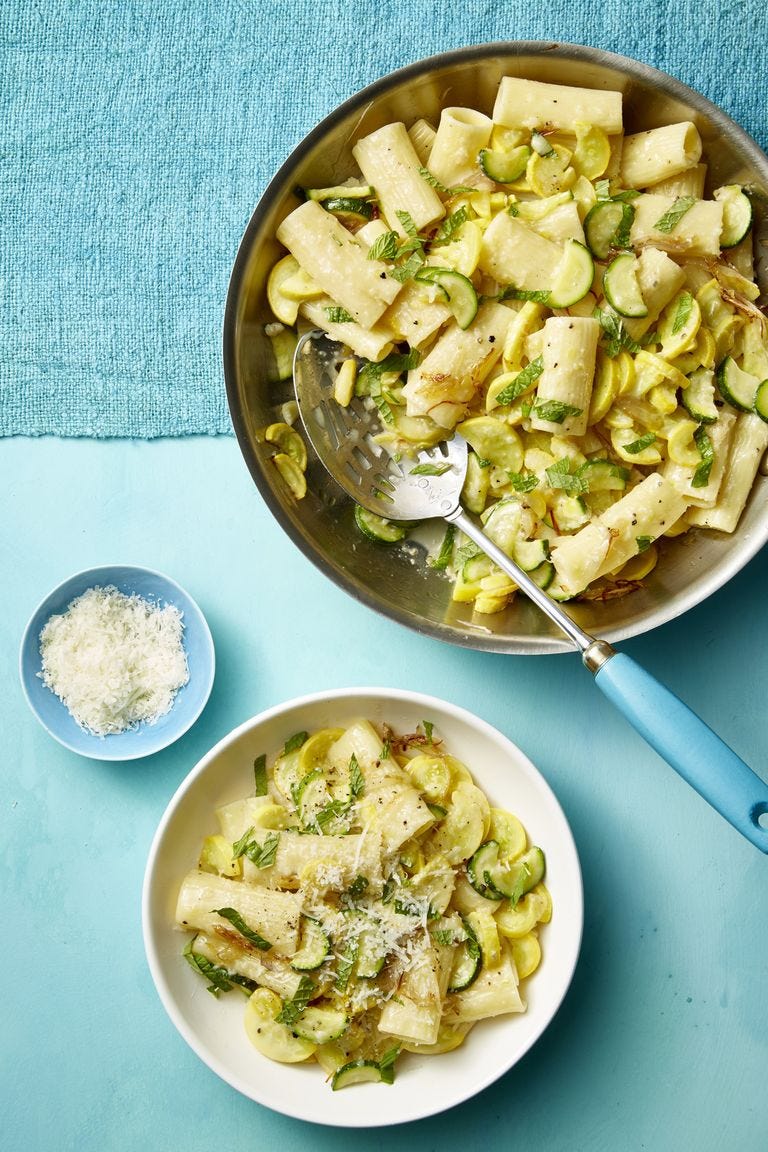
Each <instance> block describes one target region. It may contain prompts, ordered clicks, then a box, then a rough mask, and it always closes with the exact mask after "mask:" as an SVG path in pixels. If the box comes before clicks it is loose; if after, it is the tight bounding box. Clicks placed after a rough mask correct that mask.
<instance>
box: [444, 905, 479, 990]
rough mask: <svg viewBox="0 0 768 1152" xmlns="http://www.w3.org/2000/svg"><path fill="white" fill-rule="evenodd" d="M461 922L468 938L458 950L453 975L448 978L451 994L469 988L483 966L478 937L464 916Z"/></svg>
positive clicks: (452, 970) (452, 967)
mask: <svg viewBox="0 0 768 1152" xmlns="http://www.w3.org/2000/svg"><path fill="white" fill-rule="evenodd" d="M461 920H462V923H463V925H464V931H465V932H466V934H467V938H466V940H462V941H461V943H460V944H459V945H458V947H457V949H456V953H455V956H454V960H453V965H452V966H451V974H450V976H449V977H448V991H449V992H460V991H461V989H462V988H469V986H470V984H473V983H474V981H475V980H477V978H478V976H479V975H480V969H481V968H482V966H483V953H482V950H481V948H480V945H479V943H478V941H477V936H475V933H474V931H473V929H472V927H471V925H470V924H469V922H468V921H467V920H466V919H465V918H464V917H463V916H462V918H461Z"/></svg>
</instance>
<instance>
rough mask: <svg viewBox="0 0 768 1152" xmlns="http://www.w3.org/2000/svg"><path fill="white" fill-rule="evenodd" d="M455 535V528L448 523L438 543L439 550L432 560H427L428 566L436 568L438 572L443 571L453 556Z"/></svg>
mask: <svg viewBox="0 0 768 1152" xmlns="http://www.w3.org/2000/svg"><path fill="white" fill-rule="evenodd" d="M455 536H456V529H455V528H454V526H453V524H449V525H448V527H447V528H446V530H445V536H443V542H442V544H441V545H440V551H439V552H438V554H437V556H435V558H434V559H433V560H429V559H428V560H427V563H428V564H429V566H430V568H435V569H437V571H438V572H443V571H444V570H445V569H446V568H447V567H448V565H449V564H450V562H451V557H452V556H453V541H454V539H455Z"/></svg>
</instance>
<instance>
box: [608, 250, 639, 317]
mask: <svg viewBox="0 0 768 1152" xmlns="http://www.w3.org/2000/svg"><path fill="white" fill-rule="evenodd" d="M637 268H638V264H637V256H635V254H634V252H622V253H621V254H620V255H619V256H617V257H616V259H615V260H612V261H611V263H610V264H609V265H608V267H607V268H606V270H605V275H604V276H603V292H604V293H605V298H606V300H607V301H608V303H609V304H610V305H611V307H612V308H613V309H614V310H615V311H616V312H618V314H619V315H620V316H630V317H631V318H632V319H635V318H639V317H641V316H647V315H648V306H647V304H646V303H645V300H643V294H642V292H641V291H640V283H639V281H638V279H637Z"/></svg>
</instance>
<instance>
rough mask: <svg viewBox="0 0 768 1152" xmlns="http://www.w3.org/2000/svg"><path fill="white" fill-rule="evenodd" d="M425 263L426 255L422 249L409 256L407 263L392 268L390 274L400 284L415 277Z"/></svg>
mask: <svg viewBox="0 0 768 1152" xmlns="http://www.w3.org/2000/svg"><path fill="white" fill-rule="evenodd" d="M423 264H424V256H423V254H422V252H421V250H419V251H418V252H414V253H413V254H412V255H411V256H409V257H408V259H407V260H406V261H405V263H403V264H398V265H397V267H396V268H392V270H391V271H390V273H389V275H390V276H391V277H392V278H393V279H394V280H397V281H398V282H399V283H400V284H404V283H405V281H406V280H412V279H413V277H414V276H415V275H416V273H417V272H418V270H419V268H421V266H422V265H423Z"/></svg>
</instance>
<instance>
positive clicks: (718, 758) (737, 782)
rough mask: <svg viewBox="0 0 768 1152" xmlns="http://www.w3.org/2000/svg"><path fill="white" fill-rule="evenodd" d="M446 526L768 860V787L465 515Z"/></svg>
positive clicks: (666, 691)
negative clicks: (521, 596) (499, 573)
mask: <svg viewBox="0 0 768 1152" xmlns="http://www.w3.org/2000/svg"><path fill="white" fill-rule="evenodd" d="M445 519H446V520H450V522H451V523H453V524H456V525H458V527H459V528H461V530H462V532H464V534H465V535H466V536H468V537H469V538H470V540H472V541H473V542H474V543H475V544H477V546H478V547H479V548H481V549H482V550H483V552H485V553H486V555H487V556H490V558H491V559H492V560H493V562H494V563H495V564H497V565H498V566H499V568H501V569H503V571H504V572H506V573H507V575H508V576H510V577H511V578H512V579H513V580H514V581H515V583H516V584H517V585H518V586H519V587H520V588H522V590H523V591H524V592H525V594H526V595H527V596H529V597H530V598H531V600H533V601H534V602H535V603H536V604H538V606H539V608H541V610H542V612H544V613H545V614H546V615H547V616H549V618H550V620H553V621H554V622H555V624H557V626H558V627H559V628H560V629H562V631H563V632H564V633H565V634H566V636H568V637H569V638H570V639H571V640H572V641H573V643H574V644H575V645H576V647H577V648H579V649H580V651H581V658H582V660H583V662H584V664H585V665H586V667H587V668H588V669H589V670H590V672H592V673H593V674H594V678H595V683H596V684H597V686H598V688H599V689H600V691H601V692H602V693H603V695H604V696H605V697H606V698H607V699H608V700H610V701H611V703H612V704H613V705H614V706H615V707H616V708H618V710H619V711H620V712H621V713H622V715H623V716H624V717H625V718H626V719H627V720H628V721H629V723H630V724H631V725H632V727H633V728H634V729H635V731H636V732H638V733H639V734H640V736H642V737H643V739H644V740H645V741H646V742H647V743H648V744H649V745H650V746H651V748H653V749H654V750H655V751H656V752H658V754H659V755H660V756H661V757H662V758H663V759H664V760H666V761H667V763H668V764H669V765H671V767H672V768H674V769H675V771H676V772H678V773H679V774H680V775H681V776H682V777H683V779H684V780H686V781H687V782H688V783H689V784H690V785H691V787H692V788H694V789H695V790H696V791H697V792H698V793H699V795H700V796H702V797H703V798H704V799H705V800H706V801H707V803H709V804H711V805H712V807H713V808H714V809H715V810H716V811H717V812H719V813H720V815H721V816H723V817H724V818H725V819H726V820H727V821H728V823H729V824H731V825H732V826H733V827H734V828H735V829H736V830H737V832H740V833H741V834H742V836H744V837H745V838H746V839H747V840H749V842H750V843H751V844H754V845H755V847H756V848H759V849H760V851H761V852H766V853H768V824H766V823H761V819H762V820H765V818H766V814H768V784H767V783H766V782H765V781H764V780H762V779H761V778H760V777H759V776H758V775H757V774H756V773H755V772H753V771H752V769H751V768H750V767H749V766H748V765H747V764H745V763H744V761H743V760H741V759H740V757H738V756H737V755H736V753H735V752H734V751H733V750H732V749H731V748H729V747H728V745H727V744H725V743H724V742H723V741H722V740H721V739H720V737H719V736H717V735H716V734H715V733H714V732H713V731H712V729H711V728H710V727H709V726H708V725H707V724H705V723H704V721H703V720H701V719H700V718H699V717H698V716H697V715H696V713H695V712H692V711H691V709H690V708H689V707H688V706H687V705H686V704H684V703H683V701H682V700H680V699H679V698H678V697H677V696H675V694H674V693H673V692H670V690H669V689H668V688H666V687H665V686H664V685H663V684H660V683H659V681H658V680H656V679H655V678H654V677H653V676H652V675H651V673H650V672H647V671H646V670H645V669H644V668H642V667H641V666H640V665H639V664H636V663H635V661H634V660H632V659H631V658H630V657H629V656H627V655H625V654H624V653H623V652H616V651H615V650H614V649H613V648H612V647H611V645H610V644H608V643H606V642H605V641H604V640H596V639H595V638H594V636H590V635H589V633H588V632H585V631H584V630H583V629H582V628H580V627H579V626H578V624H576V623H575V622H574V621H573V620H572V619H571V618H570V616H569V615H568V614H567V613H566V612H564V611H563V609H562V608H561V607H560V605H559V604H558V603H556V601H554V600H552V599H550V597H549V596H547V594H546V592H544V591H542V589H541V588H539V586H538V585H537V584H536V583H534V581H533V580H531V578H530V576H528V575H527V574H526V573H525V572H523V570H522V569H521V568H519V567H518V565H517V564H515V563H514V561H513V560H510V558H509V556H507V555H506V553H505V552H502V550H501V549H500V548H499V547H497V545H496V544H494V542H493V541H492V540H490V539H489V538H488V536H486V534H485V532H483V530H482V528H479V527H478V526H477V524H475V523H474V521H473V520H471V519H470V518H469V516H468V515H467V514H466V512H464V510H463V509H462V508H459V509H458V510H457V511H456V512H451V513H449V514H448V515H447V516H446V517H445Z"/></svg>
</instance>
